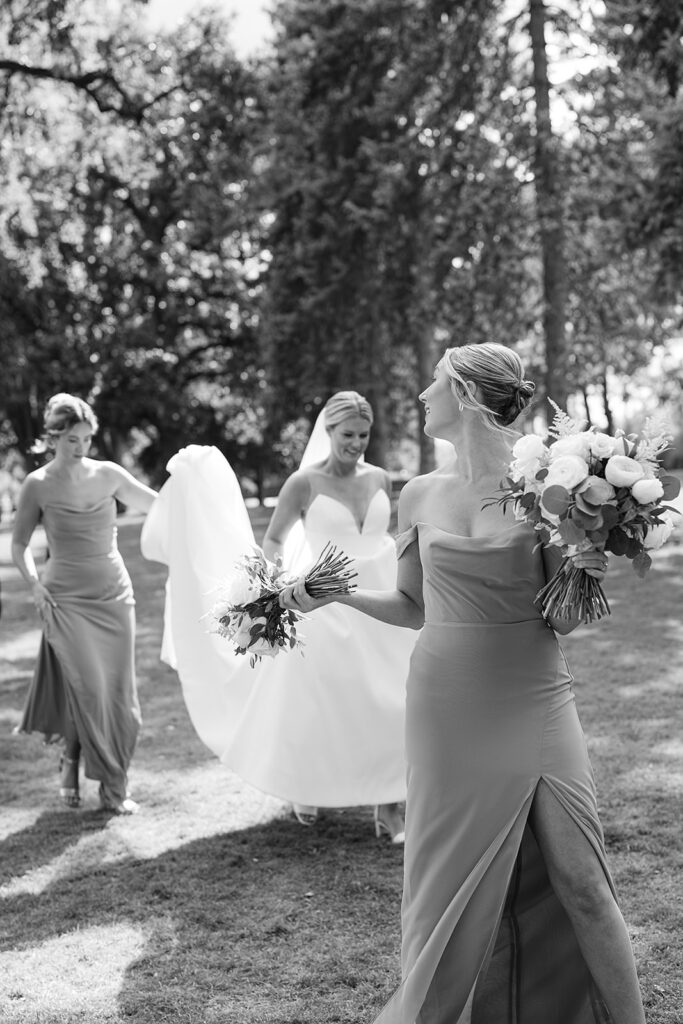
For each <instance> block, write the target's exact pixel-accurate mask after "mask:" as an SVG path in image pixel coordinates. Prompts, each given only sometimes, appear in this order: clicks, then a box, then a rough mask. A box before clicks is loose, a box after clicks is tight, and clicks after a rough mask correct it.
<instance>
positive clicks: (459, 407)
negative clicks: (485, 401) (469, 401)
mask: <svg viewBox="0 0 683 1024" xmlns="http://www.w3.org/2000/svg"><path fill="white" fill-rule="evenodd" d="M464 408H465V406H464V405H463V404H462V402H458V409H459V410H460V412H462V411H463V409H464Z"/></svg>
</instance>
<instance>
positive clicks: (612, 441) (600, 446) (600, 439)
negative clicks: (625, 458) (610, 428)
mask: <svg viewBox="0 0 683 1024" xmlns="http://www.w3.org/2000/svg"><path fill="white" fill-rule="evenodd" d="M588 447H589V449H590V453H591V455H594V456H595V458H596V459H608V458H609V457H610V455H623V454H624V445H623V442H622V441H621V439H620V438H619V439H618V438H616V437H610V435H609V434H601V433H600V431H598V430H595V431H591V432H590V433H589V435H588Z"/></svg>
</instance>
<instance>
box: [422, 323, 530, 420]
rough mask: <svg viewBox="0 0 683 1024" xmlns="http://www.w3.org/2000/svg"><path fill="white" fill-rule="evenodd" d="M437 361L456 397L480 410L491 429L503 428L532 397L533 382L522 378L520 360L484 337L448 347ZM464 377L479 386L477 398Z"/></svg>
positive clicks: (507, 349)
mask: <svg viewBox="0 0 683 1024" xmlns="http://www.w3.org/2000/svg"><path fill="white" fill-rule="evenodd" d="M441 365H442V366H443V368H444V370H445V371H446V373H447V375H448V377H449V378H450V381H451V387H452V389H453V394H454V395H455V397H456V398H457V399H458V401H459V402H461V403H462V405H463V407H464V408H465V409H471V410H472V411H473V412H478V413H480V414H481V416H482V417H483V419H484V421H485V422H486V424H487V425H488V426H489V427H491V428H492V429H496V430H505V429H507V428H508V427H509V426H510V424H512V423H514V421H515V420H516V419H517V417H518V416H519V415H520V413H521V412H523V410H524V409H526V407H527V405H528V404H529V402H530V401H531V399H532V398H533V397H534V392H535V390H536V385H535V384H534V382H533V381H532V380H525V379H524V366H523V365H522V360H521V359H520V358H519V356H518V355H517V353H516V352H513V350H512V349H511V348H507V347H506V346H505V345H498V344H496V343H495V342H488V341H487V342H483V343H482V344H481V345H461V346H458V347H455V348H448V349H446V352H445V354H444V356H443V358H442V360H441ZM468 381H469V382H471V383H472V384H474V385H475V387H478V388H479V393H480V395H481V401H479V400H478V399H477V398H476V397H475V395H474V394H473V392H472V389H471V388H470V387H468Z"/></svg>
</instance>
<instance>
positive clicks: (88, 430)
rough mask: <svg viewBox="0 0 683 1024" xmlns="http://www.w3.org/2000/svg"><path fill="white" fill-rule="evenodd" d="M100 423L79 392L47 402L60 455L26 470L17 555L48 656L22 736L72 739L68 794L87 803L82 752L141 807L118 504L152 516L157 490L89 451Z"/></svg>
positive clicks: (64, 783) (129, 805) (130, 621)
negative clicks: (42, 558) (35, 541)
mask: <svg viewBox="0 0 683 1024" xmlns="http://www.w3.org/2000/svg"><path fill="white" fill-rule="evenodd" d="M97 426H98V424H97V418H96V417H95V414H94V413H93V411H92V409H91V408H90V406H88V405H87V404H86V403H85V402H84V401H82V400H81V399H80V398H76V397H74V396H73V395H69V394H64V393H62V394H58V395H54V397H52V398H51V399H50V400H49V402H48V403H47V407H46V409H45V416H44V429H45V445H46V447H47V448H48V449H49V450H51V451H52V453H53V458H52V460H51V461H50V462H48V463H47V464H46V465H45V466H43V467H41V468H40V469H37V470H35V471H34V472H33V473H29V475H28V476H27V477H26V479H25V481H24V483H23V486H22V488H21V492H20V495H19V502H18V506H17V514H16V520H15V524H14V532H13V535H12V557H13V559H14V562H15V564H16V566H17V568H18V569H19V572H20V573H21V575H22V576H23V578H24V580H25V581H26V582H27V583H28V584H29V586H30V587H31V593H32V595H33V601H34V603H35V606H36V609H37V611H38V613H39V615H40V617H41V620H42V623H43V636H42V640H41V645H40V650H39V654H38V661H37V663H36V668H35V671H34V675H33V680H32V682H31V686H30V689H29V693H28V698H27V701H26V706H25V708H24V714H23V718H22V721H21V724H20V725H19V727H18V730H17V731H19V732H36V731H37V732H42V733H43V734H44V735H45V738H46V741H47V742H54V741H56V740H59V739H61V740H63V742H64V753H63V755H62V757H61V759H60V771H61V779H60V789H59V793H60V797H61V799H62V801H63V803H65V804H66V805H67V807H78V806H79V805H80V803H81V797H80V792H79V763H80V759H81V756H82V757H83V760H84V763H85V774H86V776H87V777H88V778H91V779H96V780H98V781H99V783H100V803H101V806H102V808H103V809H105V810H107V811H111V812H112V813H115V814H132V813H134V812H135V811H136V810H137V804H136V803H135V801H133V800H131V799H130V798H129V796H128V791H127V772H128V765H129V763H130V760H131V757H132V756H133V750H134V748H135V742H136V739H137V734H138V729H139V727H140V709H139V705H138V698H137V692H136V686H135V667H134V641H135V600H134V598H133V589H132V586H131V582H130V577H129V576H128V572H127V571H126V567H125V565H124V564H123V559H122V558H121V555H120V554H119V551H118V548H117V544H116V501H115V499H116V500H118V501H121V502H122V503H123V504H125V505H131V506H132V507H133V508H136V509H139V510H140V511H143V512H145V511H147V510H148V509H149V508H150V507H151V505H152V502H153V500H154V498H155V497H156V492H155V491H153V490H151V488H149V487H145V485H144V484H141V483H138V482H137V480H135V479H134V478H133V477H132V476H131V475H130V473H128V472H126V470H125V469H123V468H122V467H121V466H118V465H116V464H115V463H113V462H100V461H97V460H95V459H90V458H88V452H89V450H90V445H91V443H92V439H93V436H94V434H95V433H96V431H97ZM39 522H42V523H43V525H44V527H45V532H46V534H47V540H48V548H49V552H50V557H49V559H48V561H47V563H46V566H45V569H44V571H43V573H42V576H39V574H38V570H37V568H36V565H35V562H34V559H33V554H32V552H31V548H30V541H31V537H32V535H33V532H34V530H35V528H36V526H37V525H38V523H39Z"/></svg>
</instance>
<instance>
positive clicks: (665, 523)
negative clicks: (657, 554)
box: [644, 512, 675, 551]
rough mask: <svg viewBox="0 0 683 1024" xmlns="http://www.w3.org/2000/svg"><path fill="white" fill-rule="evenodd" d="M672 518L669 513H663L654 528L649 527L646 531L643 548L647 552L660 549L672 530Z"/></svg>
mask: <svg viewBox="0 0 683 1024" xmlns="http://www.w3.org/2000/svg"><path fill="white" fill-rule="evenodd" d="M674 525H675V523H674V518H673V515H672V514H671V513H670V512H665V513H664V515H663V516H662V518H661V520H660V521H659V523H657V524H656V525H655V526H651V527H650V528H649V530H648V531H647V536H646V538H645V541H644V546H645V548H646V549H647V550H649V551H656V550H657V548H661V546H662V544H664V543H665V542H666V541H667V540H668V539H669V537H670V536H671V534H672V533H673V529H674Z"/></svg>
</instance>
